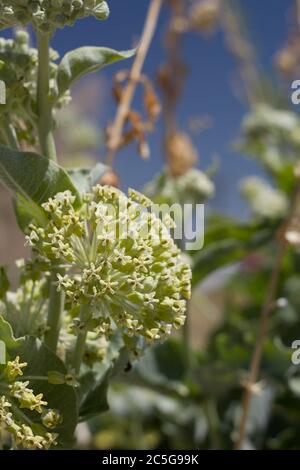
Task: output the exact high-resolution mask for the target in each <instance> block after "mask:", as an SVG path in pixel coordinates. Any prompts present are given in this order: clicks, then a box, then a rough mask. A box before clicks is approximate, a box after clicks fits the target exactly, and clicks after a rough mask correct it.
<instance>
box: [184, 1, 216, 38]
mask: <svg viewBox="0 0 300 470" xmlns="http://www.w3.org/2000/svg"><path fill="white" fill-rule="evenodd" d="M219 16H220V1H219V0H200V1H198V2H196V3H195V4H194V5H193V6H192V8H191V10H190V23H191V26H192V28H193V29H195V30H196V31H198V32H199V33H211V32H212V31H214V29H215V28H216V26H217V23H218V20H219Z"/></svg>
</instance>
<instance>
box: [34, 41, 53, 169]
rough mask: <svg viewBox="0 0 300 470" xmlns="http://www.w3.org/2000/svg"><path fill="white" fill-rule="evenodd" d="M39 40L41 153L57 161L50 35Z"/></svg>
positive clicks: (38, 92) (38, 96)
mask: <svg viewBox="0 0 300 470" xmlns="http://www.w3.org/2000/svg"><path fill="white" fill-rule="evenodd" d="M37 40H38V59H39V63H38V86H37V103H38V117H39V123H38V131H39V141H40V147H41V152H42V154H43V155H44V156H45V157H48V158H50V159H52V160H55V161H56V149H55V142H54V139H53V135H52V107H51V102H50V97H49V82H50V67H49V40H50V36H49V35H48V34H42V33H39V32H38V33H37Z"/></svg>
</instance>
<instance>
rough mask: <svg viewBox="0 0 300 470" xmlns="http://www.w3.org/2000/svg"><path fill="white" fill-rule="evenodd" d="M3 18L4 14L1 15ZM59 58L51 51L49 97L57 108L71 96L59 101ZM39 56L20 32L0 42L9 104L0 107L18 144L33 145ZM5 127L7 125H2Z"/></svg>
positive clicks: (0, 63) (1, 72) (0, 114)
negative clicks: (14, 130)
mask: <svg viewBox="0 0 300 470" xmlns="http://www.w3.org/2000/svg"><path fill="white" fill-rule="evenodd" d="M0 1H1V0H0ZM0 18H1V13H0ZM57 58H58V54H57V53H56V52H55V51H53V50H50V90H49V95H50V98H51V101H52V102H55V107H56V108H61V107H62V106H63V105H64V104H66V103H68V102H69V100H70V98H69V92H67V93H65V94H64V95H63V96H62V97H60V98H59V99H57V96H56V95H57V90H56V80H55V77H56V70H57V65H56V64H55V62H54V61H55V60H56V59H57ZM37 70H38V52H37V50H36V49H34V48H32V47H30V38H29V34H28V33H27V32H26V31H17V32H16V33H15V37H14V39H4V38H0V80H2V81H3V82H4V83H5V86H6V104H5V105H2V106H1V107H0V123H1V120H3V121H7V119H8V116H9V118H10V123H11V124H13V126H14V128H15V129H16V132H17V137H18V139H19V140H23V141H26V142H28V143H29V144H34V129H35V123H36V121H37V114H36V113H37V105H36V77H37ZM3 127H4V125H3Z"/></svg>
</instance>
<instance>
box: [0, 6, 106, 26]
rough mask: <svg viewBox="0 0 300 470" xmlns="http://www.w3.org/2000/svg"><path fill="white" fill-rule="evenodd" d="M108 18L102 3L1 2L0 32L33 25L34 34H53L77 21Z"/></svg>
mask: <svg viewBox="0 0 300 470" xmlns="http://www.w3.org/2000/svg"><path fill="white" fill-rule="evenodd" d="M108 15H109V8H108V5H107V3H106V2H105V1H104V0H0V29H3V28H9V27H11V26H16V25H26V24H28V23H32V24H33V26H34V28H36V29H37V30H40V31H43V32H52V31H54V30H55V29H57V28H63V27H64V26H66V25H72V24H73V23H74V22H75V21H76V20H78V19H80V18H85V17H87V16H94V17H95V18H97V19H100V20H104V19H106V18H107V17H108Z"/></svg>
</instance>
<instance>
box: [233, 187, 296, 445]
mask: <svg viewBox="0 0 300 470" xmlns="http://www.w3.org/2000/svg"><path fill="white" fill-rule="evenodd" d="M299 203H300V184H299V183H298V186H297V188H296V191H295V195H294V197H293V200H292V204H291V209H290V213H289V215H288V217H287V219H286V221H285V222H284V223H283V225H282V227H281V229H280V230H279V235H280V238H279V241H278V248H277V254H276V256H275V260H274V266H273V270H272V273H271V277H270V282H269V286H268V289H267V294H266V300H265V303H264V306H263V308H262V311H261V315H260V323H259V329H258V334H257V340H256V344H255V348H254V351H253V355H252V359H251V364H250V372H249V378H248V380H247V384H246V388H245V392H244V396H243V402H242V415H241V418H240V422H239V425H238V432H237V439H236V441H235V445H234V449H235V450H240V449H241V448H242V445H243V442H244V440H245V437H246V431H247V422H248V417H249V411H250V405H251V399H252V395H253V393H254V386H255V384H256V382H257V379H258V376H259V369H260V365H261V360H262V354H263V346H264V342H265V340H266V337H267V334H268V329H269V322H270V315H271V312H272V310H273V307H274V301H275V297H276V292H277V288H278V284H279V278H280V271H281V266H282V262H283V259H284V255H285V253H286V250H287V242H286V240H285V236H284V235H285V232H286V230H287V228H288V227H289V225H290V224H291V223H292V222H293V220H294V219H295V217H296V215H297V211H298V207H299Z"/></svg>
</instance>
